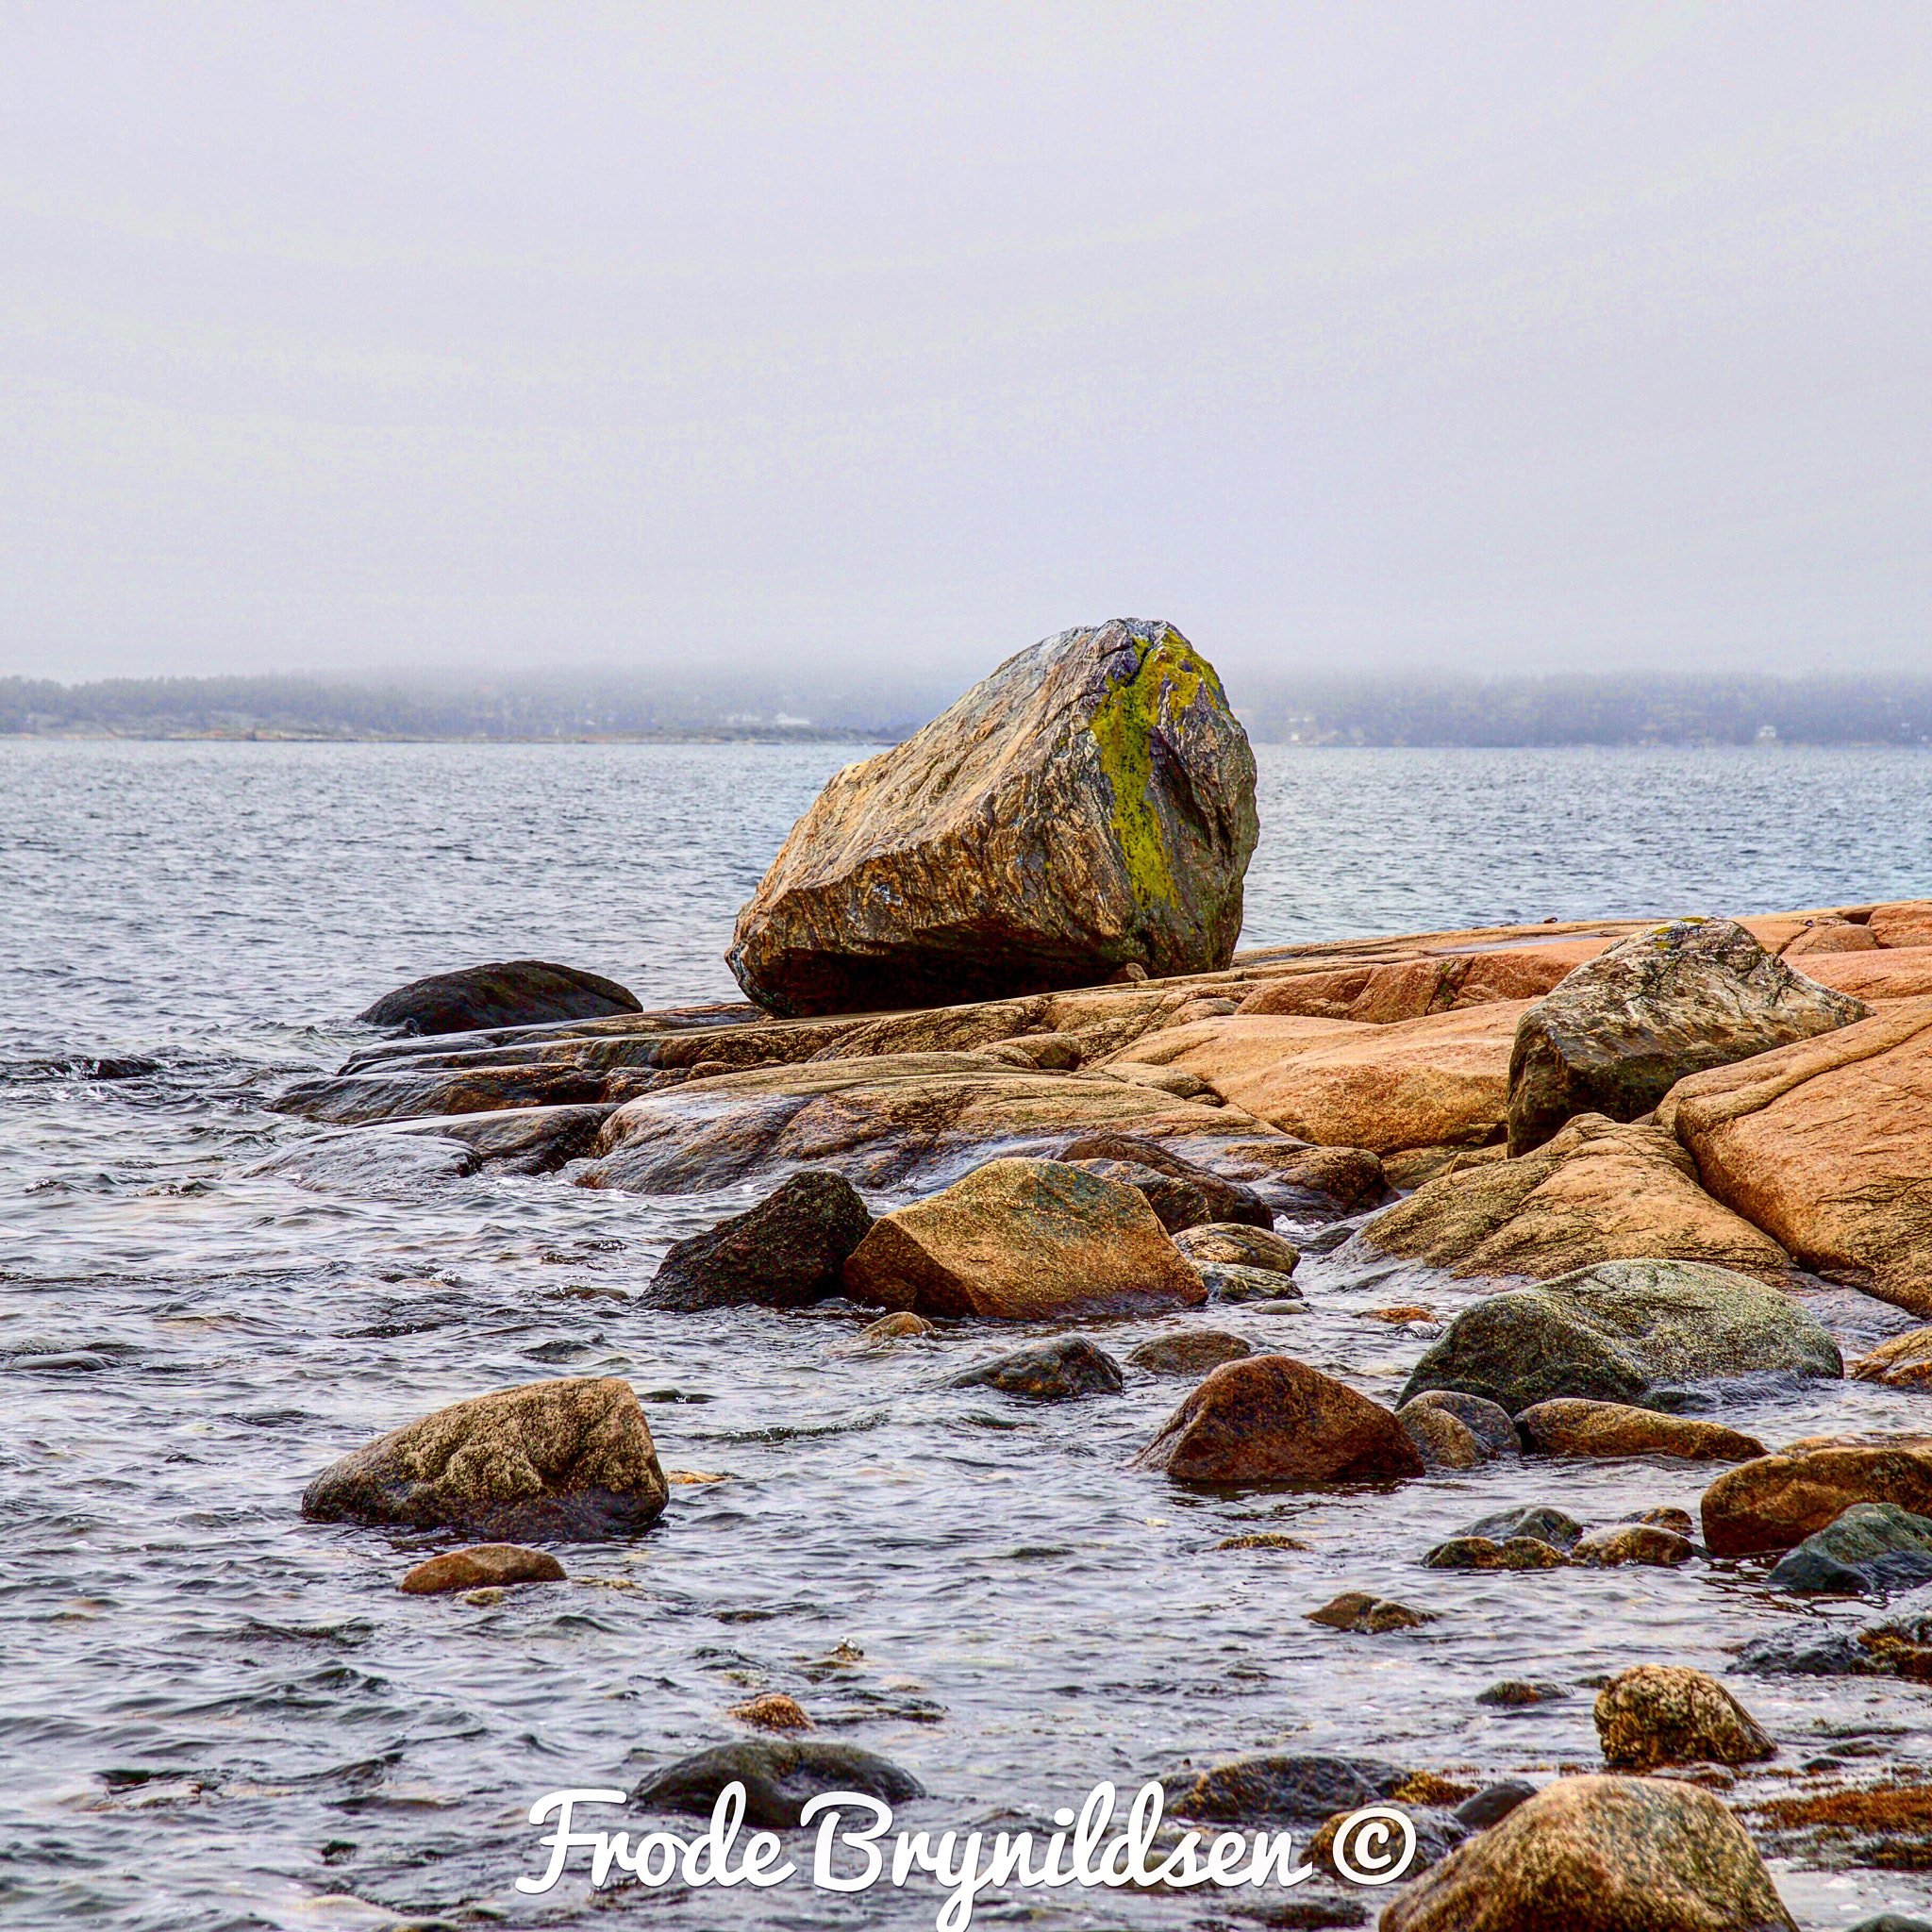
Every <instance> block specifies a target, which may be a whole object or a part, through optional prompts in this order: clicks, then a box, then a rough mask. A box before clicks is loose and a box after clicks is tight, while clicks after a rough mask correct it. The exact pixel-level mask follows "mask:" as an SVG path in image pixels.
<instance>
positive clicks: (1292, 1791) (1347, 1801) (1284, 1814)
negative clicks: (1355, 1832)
mask: <svg viewBox="0 0 1932 1932" xmlns="http://www.w3.org/2000/svg"><path fill="white" fill-rule="evenodd" d="M1402 1779H1403V1774H1402V1773H1401V1772H1400V1771H1399V1770H1397V1769H1396V1767H1395V1766H1394V1765H1392V1764H1382V1763H1378V1762H1376V1761H1375V1760H1374V1759H1372V1758H1352V1757H1332V1756H1329V1755H1327V1754H1325V1753H1317V1752H1256V1753H1255V1754H1254V1755H1253V1756H1251V1757H1236V1758H1231V1759H1230V1760H1229V1761H1228V1762H1226V1763H1224V1764H1217V1765H1214V1766H1213V1767H1211V1768H1210V1769H1209V1770H1207V1771H1203V1772H1199V1773H1195V1772H1191V1771H1190V1772H1183V1773H1179V1774H1175V1775H1173V1776H1170V1777H1166V1778H1163V1779H1162V1780H1161V1782H1162V1785H1163V1786H1164V1787H1165V1790H1166V1802H1167V1808H1168V1809H1169V1810H1171V1811H1172V1812H1173V1813H1174V1816H1175V1817H1177V1818H1185V1819H1188V1820H1190V1821H1191V1822H1195V1821H1198V1822H1199V1823H1201V1824H1245V1825H1257V1824H1272V1825H1297V1824H1298V1825H1302V1826H1304V1827H1306V1826H1308V1825H1313V1824H1320V1823H1321V1822H1322V1821H1323V1820H1324V1818H1328V1817H1331V1816H1333V1814H1334V1813H1336V1812H1337V1811H1355V1810H1359V1809H1360V1808H1361V1807H1363V1806H1365V1805H1374V1804H1380V1803H1384V1802H1386V1801H1387V1800H1388V1798H1389V1797H1390V1795H1391V1793H1392V1792H1393V1791H1394V1790H1396V1789H1397V1787H1399V1786H1400V1785H1401V1783H1402Z"/></svg>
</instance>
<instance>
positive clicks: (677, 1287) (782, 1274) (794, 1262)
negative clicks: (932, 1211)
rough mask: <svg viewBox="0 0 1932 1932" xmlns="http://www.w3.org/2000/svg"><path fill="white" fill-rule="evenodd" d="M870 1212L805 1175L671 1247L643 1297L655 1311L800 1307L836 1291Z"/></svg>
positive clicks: (839, 1182) (851, 1193) (846, 1191)
mask: <svg viewBox="0 0 1932 1932" xmlns="http://www.w3.org/2000/svg"><path fill="white" fill-rule="evenodd" d="M871 1226H872V1212H871V1210H870V1209H869V1208H867V1207H866V1205H865V1203H864V1202H863V1201H861V1200H860V1199H859V1198H858V1191H856V1190H855V1189H854V1188H853V1186H852V1183H851V1182H850V1181H848V1180H846V1179H845V1178H844V1177H843V1176H842V1175H841V1174H826V1173H824V1172H823V1171H820V1170H813V1169H808V1171H807V1172H805V1173H804V1174H793V1175H792V1176H791V1179H790V1180H788V1181H787V1182H785V1184H784V1185H783V1186H782V1187H780V1188H779V1189H778V1191H776V1192H775V1193H774V1194H770V1195H768V1196H767V1197H766V1198H765V1199H764V1200H762V1201H760V1202H759V1203H758V1206H757V1207H755V1208H746V1209H745V1211H744V1212H743V1213H742V1214H734V1215H733V1216H732V1217H731V1218H730V1220H728V1221H721V1222H720V1223H719V1224H717V1226H716V1227H711V1228H707V1229H706V1230H705V1232H704V1233H703V1234H694V1235H691V1236H690V1237H689V1238H688V1239H686V1240H684V1241H674V1242H673V1243H672V1244H671V1249H670V1252H669V1253H668V1254H666V1255H665V1257H664V1259H663V1261H662V1262H661V1263H660V1264H659V1266H658V1273H657V1274H656V1275H654V1276H653V1277H652V1281H651V1285H650V1287H649V1288H648V1289H647V1290H646V1291H644V1299H645V1301H646V1302H647V1303H648V1304H649V1305H650V1306H651V1307H658V1308H683V1309H695V1308H723V1307H743V1306H745V1305H747V1304H757V1305H758V1306H761V1307H768V1308H802V1307H808V1305H809V1304H811V1303H813V1302H819V1301H824V1299H825V1297H826V1296H827V1295H835V1294H838V1293H839V1292H840V1291H841V1273H842V1271H843V1269H844V1266H845V1262H846V1258H847V1257H849V1256H850V1255H851V1254H852V1252H853V1250H854V1249H855V1248H857V1247H858V1244H859V1242H860V1241H863V1240H864V1239H865V1236H866V1233H867V1230H868V1229H870V1228H871Z"/></svg>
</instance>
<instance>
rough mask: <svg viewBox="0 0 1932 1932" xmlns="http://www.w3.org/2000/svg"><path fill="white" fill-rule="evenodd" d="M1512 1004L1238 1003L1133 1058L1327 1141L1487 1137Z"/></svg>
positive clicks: (1505, 1059) (1500, 1098) (1170, 1031)
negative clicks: (1174, 1070) (1276, 1010)
mask: <svg viewBox="0 0 1932 1932" xmlns="http://www.w3.org/2000/svg"><path fill="white" fill-rule="evenodd" d="M1521 1010H1522V1008H1521V1007H1520V1006H1519V1005H1517V1004H1515V1003H1510V1004H1507V1005H1500V1006H1484V1007H1476V1008H1471V1009H1470V1010H1468V1011H1467V1012H1451V1013H1436V1014H1431V1015H1429V1016H1428V1017H1427V1018H1425V1019H1420V1020H1406V1021H1402V1022H1400V1023H1398V1024H1395V1025H1391V1026H1372V1025H1365V1024H1357V1023H1356V1022H1354V1021H1349V1020H1308V1019H1297V1018H1291V1017H1286V1016H1279V1017H1277V1016H1274V1015H1268V1014H1253V1013H1234V1014H1231V1015H1228V1016H1226V1017H1224V1018H1220V1019H1211V1020H1200V1021H1196V1022H1194V1023H1193V1024H1191V1025H1186V1026H1171V1027H1168V1028H1165V1029H1163V1030H1162V1031H1160V1032H1158V1033H1149V1034H1145V1035H1143V1036H1142V1037H1141V1039H1140V1040H1138V1041H1136V1042H1135V1044H1134V1049H1133V1051H1134V1057H1135V1058H1136V1059H1137V1060H1140V1061H1143V1062H1147V1063H1150V1064H1154V1065H1161V1066H1177V1067H1180V1068H1181V1069H1183V1070H1184V1071H1185V1072H1187V1073H1190V1074H1195V1075H1197V1076H1198V1077H1199V1078H1201V1079H1203V1080H1206V1081H1207V1082H1208V1084H1209V1085H1210V1086H1211V1087H1212V1088H1213V1089H1214V1091H1216V1092H1217V1093H1219V1094H1221V1095H1222V1096H1223V1097H1224V1099H1225V1100H1226V1101H1227V1102H1228V1104H1229V1105H1230V1106H1232V1107H1238V1108H1242V1109H1243V1110H1244V1111H1246V1112H1247V1113H1250V1114H1252V1115H1254V1116H1255V1118H1256V1119H1257V1120H1263V1121H1267V1122H1269V1123H1270V1124H1272V1125H1274V1126H1275V1127H1278V1128H1280V1129H1281V1131H1282V1132H1283V1133H1286V1134H1291V1135H1293V1136H1295V1137H1296V1138H1297V1139H1298V1140H1303V1141H1313V1142H1315V1143H1316V1144H1318V1145H1321V1146H1329V1147H1365V1148H1368V1149H1370V1150H1371V1151H1372V1152H1374V1153H1375V1154H1378V1155H1380V1154H1390V1153H1394V1152H1395V1151H1397V1150H1398V1149H1401V1148H1406V1147H1414V1146H1418V1145H1421V1144H1423V1143H1424V1142H1430V1143H1436V1142H1449V1141H1454V1142H1457V1143H1459V1144H1462V1145H1467V1146H1471V1147H1474V1146H1480V1145H1481V1144H1483V1143H1484V1142H1485V1141H1490V1140H1492V1139H1494V1138H1495V1137H1496V1135H1497V1134H1498V1133H1499V1132H1500V1130H1501V1128H1502V1124H1503V1114H1504V1110H1505V1108H1507V1104H1508V1091H1509V1044H1510V1041H1511V1040H1512V1039H1513V1038H1514V1037H1515V1029H1516V1019H1517V1015H1518V1013H1519V1012H1520V1011H1521Z"/></svg>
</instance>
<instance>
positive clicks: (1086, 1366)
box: [946, 1335, 1123, 1402]
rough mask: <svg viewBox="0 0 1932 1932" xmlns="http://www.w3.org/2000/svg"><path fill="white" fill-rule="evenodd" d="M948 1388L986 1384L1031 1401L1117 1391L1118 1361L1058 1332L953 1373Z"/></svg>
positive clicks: (1118, 1383) (1054, 1400)
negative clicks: (1050, 1338)
mask: <svg viewBox="0 0 1932 1932" xmlns="http://www.w3.org/2000/svg"><path fill="white" fill-rule="evenodd" d="M946 1386H947V1387H948V1388H949V1389H979V1388H990V1389H998V1390H1001V1391H1004V1392H1005V1393H1006V1394H1008V1395H1024V1396H1027V1397H1029V1398H1030V1399H1031V1400H1032V1401H1035V1402H1066V1401H1070V1400H1072V1399H1073V1398H1074V1397H1076V1396H1081V1395H1118V1394H1119V1393H1120V1392H1121V1389H1122V1386H1123V1385H1122V1377H1121V1365H1120V1364H1119V1363H1118V1362H1117V1361H1115V1360H1114V1358H1113V1357H1112V1356H1110V1355H1108V1353H1107V1352H1106V1351H1105V1350H1104V1349H1098V1348H1095V1347H1094V1345H1093V1344H1092V1343H1091V1341H1087V1340H1085V1339H1084V1338H1083V1337H1081V1336H1078V1335H1059V1336H1056V1337H1055V1338H1054V1339H1053V1341H1037V1342H1035V1343H1034V1344H1033V1345H1032V1346H1031V1347H1030V1348H1016V1349H1015V1350H1014V1351H1013V1352H1012V1353H1011V1354H1010V1355H1003V1356H998V1357H995V1358H994V1359H993V1360H991V1361H990V1362H981V1363H980V1364H979V1365H978V1366H977V1367H976V1368H971V1369H967V1370H966V1371H965V1372H964V1373H963V1374H958V1375H955V1376H954V1377H953V1378H952V1380H951V1381H950V1382H949V1383H948V1384H947V1385H946Z"/></svg>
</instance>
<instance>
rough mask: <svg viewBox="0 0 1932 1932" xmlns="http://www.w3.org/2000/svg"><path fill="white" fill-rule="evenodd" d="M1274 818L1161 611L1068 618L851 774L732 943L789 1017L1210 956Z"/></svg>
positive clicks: (968, 995) (1235, 928)
mask: <svg viewBox="0 0 1932 1932" xmlns="http://www.w3.org/2000/svg"><path fill="white" fill-rule="evenodd" d="M1258 831H1259V823H1258V821H1257V817H1256V814H1255V759H1254V755H1253V753H1252V752H1250V751H1249V749H1248V741H1247V736H1246V734H1245V733H1244V732H1243V731H1242V730H1241V724H1239V722H1238V721H1237V720H1236V718H1235V715H1234V713H1233V711H1232V710H1231V709H1230V708H1228V703H1227V697H1226V694H1225V693H1224V691H1223V690H1222V688H1221V680H1220V678H1218V677H1217V676H1216V675H1215V674H1214V671H1213V668H1212V667H1211V666H1210V665H1209V664H1208V662H1207V661H1206V659H1204V658H1201V657H1200V656H1199V655H1198V653H1196V652H1195V650H1194V648H1193V647H1192V645H1191V644H1190V643H1189V642H1188V641H1187V640H1186V639H1185V638H1184V637H1182V636H1181V634H1180V633H1179V632H1178V631H1177V630H1175V629H1174V626H1173V625H1169V624H1166V623H1162V622H1158V621H1156V622H1153V623H1146V622H1141V621H1136V620H1128V619H1116V620H1115V621H1113V622H1112V623H1110V624H1103V625H1093V626H1091V627H1089V628H1086V629H1080V630H1069V631H1062V632H1061V633H1060V634H1059V635H1058V637H1051V638H1048V639H1046V640H1045V641H1043V642H1041V643H1038V644H1036V645H1034V646H1033V648H1032V649H1031V650H1027V651H1022V652H1020V653H1019V654H1018V655H1017V656H1015V657H1012V658H1008V659H1007V661H1006V662H1005V663H1004V664H1002V665H1001V666H1000V668H999V669H998V670H997V671H995V672H994V673H993V674H992V675H991V677H988V678H985V679H983V680H982V681H981V682H980V683H978V684H976V685H974V688H973V689H972V690H971V691H968V692H967V693H966V695H965V696H964V697H962V698H961V699H959V701H958V703H957V704H955V705H954V706H953V707H952V708H951V709H949V710H947V711H944V712H942V713H941V715H940V716H939V717H937V718H935V719H934V720H933V722H932V723H931V724H928V725H926V726H925V728H924V730H922V731H918V732H915V733H914V734H913V736H912V737H911V738H909V739H908V740H907V741H905V743H903V744H900V745H896V746H894V747H893V748H892V749H891V751H888V752H882V753H880V754H879V756H878V757H876V758H868V759H866V760H865V761H864V762H863V763H862V764H857V765H848V766H847V767H846V768H845V769H844V770H843V771H842V772H840V773H839V774H837V775H836V776H834V777H833V779H832V780H831V782H830V783H829V784H828V785H827V786H826V787H825V789H824V791H822V792H821V793H820V794H819V796H818V799H817V801H816V802H815V803H814V804H813V806H812V808H811V809H810V810H809V811H808V812H807V813H806V815H805V816H804V817H803V818H802V819H800V820H799V822H798V824H796V825H794V826H793V827H792V829H791V837H790V838H788V839H787V840H786V841H785V844H784V847H783V849H782V850H781V851H780V852H779V854H778V857H777V858H776V859H775V860H774V861H773V864H772V869H771V870H770V871H769V872H768V873H767V874H765V876H764V879H763V881H762V882H761V883H760V885H759V886H758V891H756V892H755V893H754V894H753V895H752V897H751V899H750V901H749V902H748V903H747V904H746V905H745V907H744V908H743V909H742V910H741V912H740V913H739V915H738V925H737V929H736V931H735V932H734V933H733V935H732V941H731V949H730V951H729V952H728V953H727V954H726V955H725V958H726V960H727V961H728V963H729V964H730V967H731V970H732V972H733V973H734V974H737V976H738V983H739V984H740V985H741V987H743V988H744V990H745V992H746V994H747V995H748V996H749V997H750V998H751V999H753V1000H755V1001H757V1003H758V1005H759V1006H761V1007H765V1008H770V1009H771V1010H772V1011H774V1012H780V1013H825V1012H862V1011H868V1010H875V1009H877V1008H889V1007H917V1006H939V1005H951V1004H953V1003H955V1002H957V1001H959V1000H963V999H991V998H997V997H999V996H1000V995H1002V994H1007V993H1016V992H1031V991H1039V990H1041V989H1042V988H1049V987H1058V986H1082V985H1092V984H1094V983H1096V982H1097V981H1100V980H1103V979H1106V978H1108V976H1109V975H1110V974H1114V973H1116V972H1118V971H1120V970H1121V969H1122V968H1124V967H1125V966H1127V965H1128V964H1130V963H1131V964H1134V965H1137V966H1139V967H1140V968H1141V969H1142V970H1143V972H1145V973H1146V974H1149V975H1152V976H1154V977H1156V978H1158V977H1162V976H1164V975H1170V974H1186V973H1201V972H1209V971H1213V970H1215V969H1217V968H1220V967H1224V966H1225V965H1226V964H1227V962H1228V960H1229V958H1231V957H1232V956H1233V953H1234V944H1235V940H1236V937H1237V936H1238V935H1239V933H1240V931H1241V879H1242V875H1243V874H1245V872H1246V871H1247V865H1248V859H1249V858H1250V857H1251V856H1252V854H1253V852H1254V849H1255V841H1256V838H1257V834H1258Z"/></svg>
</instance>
